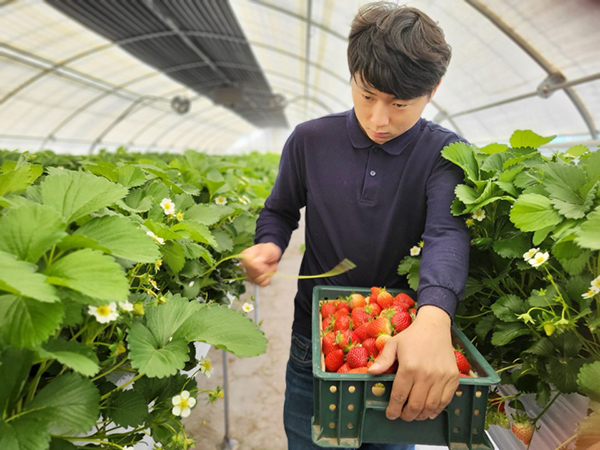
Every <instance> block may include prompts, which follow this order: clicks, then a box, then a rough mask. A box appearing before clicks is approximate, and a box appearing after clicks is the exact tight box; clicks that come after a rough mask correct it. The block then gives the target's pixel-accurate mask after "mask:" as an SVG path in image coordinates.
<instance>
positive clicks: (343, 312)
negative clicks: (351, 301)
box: [332, 308, 350, 319]
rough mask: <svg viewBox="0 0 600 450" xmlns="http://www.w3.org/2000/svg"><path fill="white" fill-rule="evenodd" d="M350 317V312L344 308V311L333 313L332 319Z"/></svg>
mask: <svg viewBox="0 0 600 450" xmlns="http://www.w3.org/2000/svg"><path fill="white" fill-rule="evenodd" d="M349 315H350V310H349V309H346V308H342V309H338V310H337V311H336V312H335V313H333V316H332V317H335V318H336V319H337V318H338V317H342V316H349Z"/></svg>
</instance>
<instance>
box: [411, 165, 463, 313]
mask: <svg viewBox="0 0 600 450" xmlns="http://www.w3.org/2000/svg"><path fill="white" fill-rule="evenodd" d="M462 180H463V172H462V170H461V169H460V168H459V167H457V166H455V165H454V164H452V163H451V162H450V161H447V160H445V159H443V158H442V156H441V155H440V157H439V160H438V161H436V164H435V166H434V169H433V171H432V173H431V176H430V177H429V179H428V182H427V216H426V221H425V231H424V233H423V241H424V246H423V253H422V257H421V267H420V271H419V293H418V299H419V306H423V305H435V306H438V307H440V308H442V309H443V310H444V311H446V312H447V313H448V315H450V317H452V318H453V317H454V313H455V311H456V307H457V305H458V302H459V300H460V299H461V298H462V297H463V296H464V291H465V284H466V280H467V274H468V265H469V246H470V237H469V232H468V230H467V227H466V226H465V223H464V220H463V219H462V218H460V217H455V216H453V215H452V213H451V210H450V208H451V205H452V201H453V200H454V189H455V187H456V185H457V184H460V183H461V182H462Z"/></svg>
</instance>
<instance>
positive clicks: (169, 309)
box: [146, 295, 201, 345]
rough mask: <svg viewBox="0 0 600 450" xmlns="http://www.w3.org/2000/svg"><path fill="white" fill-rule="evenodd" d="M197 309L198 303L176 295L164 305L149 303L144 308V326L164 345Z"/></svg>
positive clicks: (199, 307)
mask: <svg viewBox="0 0 600 450" xmlns="http://www.w3.org/2000/svg"><path fill="white" fill-rule="evenodd" d="M199 309H201V305H200V304H199V303H197V302H190V301H188V300H186V299H185V298H183V297H181V296H179V295H176V296H173V297H172V298H171V299H170V300H169V301H168V302H167V303H166V304H164V305H151V306H149V307H148V308H147V309H146V326H147V327H148V329H149V330H150V331H151V332H152V335H153V336H155V337H156V339H157V340H158V342H159V344H161V345H165V344H167V343H168V342H169V339H171V337H173V336H174V335H175V333H176V331H177V330H179V327H181V325H182V324H183V323H184V322H185V321H186V320H188V318H189V317H191V316H192V315H193V314H195V313H196V312H197V311H198V310H199Z"/></svg>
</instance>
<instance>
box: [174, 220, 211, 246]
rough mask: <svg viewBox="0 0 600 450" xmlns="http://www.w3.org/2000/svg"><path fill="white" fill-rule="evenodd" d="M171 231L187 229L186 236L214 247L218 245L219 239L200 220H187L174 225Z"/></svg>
mask: <svg viewBox="0 0 600 450" xmlns="http://www.w3.org/2000/svg"><path fill="white" fill-rule="evenodd" d="M171 231H185V232H186V236H185V237H190V238H191V239H193V240H194V241H196V242H202V243H203V244H208V245H210V246H211V247H213V248H214V247H216V246H217V241H215V238H214V237H213V235H212V233H211V232H210V230H209V229H208V227H207V226H206V225H203V224H201V223H200V222H195V221H193V220H186V221H185V222H181V223H178V224H176V225H173V226H172V227H171Z"/></svg>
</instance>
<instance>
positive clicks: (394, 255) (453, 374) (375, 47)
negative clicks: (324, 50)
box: [242, 3, 469, 450]
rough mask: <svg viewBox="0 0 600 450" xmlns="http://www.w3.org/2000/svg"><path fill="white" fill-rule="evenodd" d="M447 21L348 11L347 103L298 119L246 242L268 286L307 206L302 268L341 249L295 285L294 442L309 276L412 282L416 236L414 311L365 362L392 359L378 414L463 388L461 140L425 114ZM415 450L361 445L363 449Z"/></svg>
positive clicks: (304, 443) (303, 383) (392, 413)
mask: <svg viewBox="0 0 600 450" xmlns="http://www.w3.org/2000/svg"><path fill="white" fill-rule="evenodd" d="M450 55H451V51H450V47H449V46H448V44H446V42H445V40H444V35H443V32H442V30H441V29H440V28H439V27H438V26H437V25H436V24H435V23H434V22H433V21H432V20H431V19H430V18H429V17H427V16H426V15H425V14H423V13H422V12H421V11H419V10H416V9H414V8H409V7H404V6H397V5H395V4H389V3H375V4H370V5H367V6H366V7H364V8H363V9H361V11H359V13H358V14H357V16H356V17H355V19H354V21H353V23H352V27H351V32H350V36H349V44H348V63H349V68H350V73H351V87H352V99H353V103H354V108H353V109H352V110H350V111H346V112H343V113H339V114H333V115H330V116H327V117H323V118H320V119H316V120H311V121H309V122H306V123H304V124H301V125H299V126H298V127H297V128H296V129H295V130H294V132H293V133H292V135H291V136H290V138H289V139H288V141H287V143H286V144H285V147H284V149H283V152H282V157H281V163H280V171H279V174H278V177H277V180H276V182H275V186H274V187H273V191H272V192H271V195H270V196H269V198H268V199H267V201H266V203H265V208H264V210H263V211H262V212H261V214H260V217H259V219H258V222H257V227H256V238H255V242H256V245H254V246H253V247H250V248H248V249H247V250H245V251H244V255H245V257H244V258H243V260H242V264H243V266H244V267H245V269H246V271H247V274H248V276H249V278H250V279H251V280H252V281H253V282H254V283H256V284H258V285H260V286H266V285H268V284H269V282H270V279H271V277H272V274H273V273H275V272H276V270H277V264H278V261H279V260H280V258H281V256H282V254H283V252H284V251H285V249H286V247H287V245H288V243H289V239H290V235H291V233H292V231H293V230H294V229H295V228H297V226H298V220H299V219H300V212H299V210H300V209H301V208H302V207H306V212H305V221H306V236H305V239H306V252H305V254H304V258H303V261H302V266H301V269H300V272H301V273H302V274H319V273H323V272H326V271H328V270H330V269H331V268H332V267H334V266H335V265H336V264H338V263H339V262H340V261H341V260H342V259H344V258H348V259H349V260H351V261H352V262H354V263H355V264H356V268H355V269H353V270H351V271H349V272H346V273H344V274H342V275H339V276H336V277H332V278H327V279H321V280H317V281H315V280H301V281H299V282H298V292H297V294H296V298H295V314H294V323H293V327H292V348H291V351H290V360H289V361H288V367H287V374H286V383H287V389H286V400H285V408H284V423H285V429H286V433H287V436H288V448H289V449H292V450H305V449H317V448H319V447H317V446H316V445H315V444H313V443H312V440H311V415H312V397H313V391H312V379H313V376H312V371H311V360H310V358H311V351H310V348H311V341H310V339H311V294H312V289H313V287H314V286H315V285H316V284H319V283H321V284H323V283H328V284H336V285H340V286H362V287H370V286H385V287H387V288H406V287H407V284H406V280H405V279H403V278H401V277H400V276H398V274H397V267H398V263H399V262H400V260H402V258H404V257H405V256H406V255H408V254H409V249H410V248H411V247H412V246H414V245H416V244H417V243H418V242H419V241H421V240H423V241H424V246H423V251H422V260H421V270H420V285H419V292H418V305H419V310H418V313H417V317H416V319H415V321H414V323H413V324H412V325H411V327H409V328H408V329H407V330H405V331H403V332H402V333H399V334H398V335H397V336H395V337H394V338H392V339H391V340H390V341H389V342H388V344H386V347H385V349H384V351H383V352H382V354H381V355H380V357H379V358H378V360H377V362H376V363H375V364H374V365H373V366H372V367H371V368H370V370H369V372H370V373H372V374H379V373H382V372H384V371H385V370H386V369H388V368H389V367H390V366H391V365H392V364H393V362H394V361H395V360H396V359H397V360H398V371H397V374H396V378H395V381H394V384H393V389H392V395H391V400H390V403H389V406H388V408H387V411H386V415H387V417H388V419H390V420H405V421H412V420H426V419H429V418H433V417H435V416H437V415H438V414H439V413H440V412H441V411H442V410H443V409H444V407H445V406H446V405H447V404H448V403H449V402H450V400H451V398H452V396H453V394H454V392H455V390H456V388H457V386H458V379H459V376H458V370H457V368H456V362H455V359H454V355H453V349H452V343H451V335H450V325H451V321H452V317H453V315H454V312H455V309H456V306H457V303H458V301H459V299H460V298H461V297H462V295H463V292H464V286H465V281H466V276H467V265H468V254H469V235H468V233H467V230H466V228H465V226H464V223H463V221H462V220H461V219H460V218H456V217H453V216H452V214H451V212H450V205H451V203H452V200H453V199H454V188H455V186H456V185H457V184H459V183H461V182H462V179H463V174H462V171H461V170H460V169H459V168H458V167H456V166H454V165H453V164H452V163H450V162H448V161H446V160H445V159H443V158H442V157H441V155H440V152H441V150H442V149H443V148H444V147H445V146H446V145H448V144H451V143H453V142H456V141H459V140H461V138H460V137H459V136H457V135H456V134H454V133H453V132H451V131H449V130H447V129H445V128H442V127H440V126H438V125H436V124H433V123H431V122H428V121H427V120H425V119H422V118H421V113H422V112H423V109H424V108H425V106H426V105H427V103H428V102H429V101H430V100H431V98H432V96H433V95H434V94H435V91H436V90H437V88H438V86H439V84H440V81H441V79H442V77H443V75H444V73H445V71H446V67H447V65H448V63H449V61H450ZM367 448H368V449H390V450H391V449H394V450H400V449H402V450H404V449H411V448H413V446H412V444H410V443H406V444H405V445H404V444H400V445H381V444H379V445H376V444H363V446H362V447H361V449H367Z"/></svg>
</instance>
